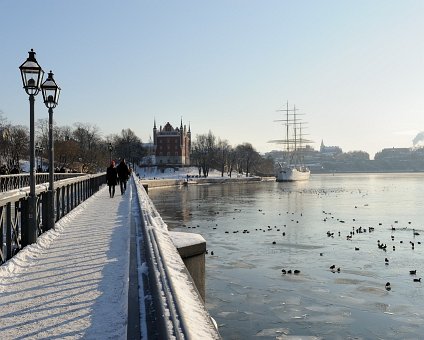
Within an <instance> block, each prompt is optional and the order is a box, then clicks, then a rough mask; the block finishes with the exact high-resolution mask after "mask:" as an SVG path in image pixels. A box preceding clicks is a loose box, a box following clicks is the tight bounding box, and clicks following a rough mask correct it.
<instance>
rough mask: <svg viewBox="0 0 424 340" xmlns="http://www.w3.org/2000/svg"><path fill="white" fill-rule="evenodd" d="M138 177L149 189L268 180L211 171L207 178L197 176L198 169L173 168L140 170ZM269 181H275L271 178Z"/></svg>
mask: <svg viewBox="0 0 424 340" xmlns="http://www.w3.org/2000/svg"><path fill="white" fill-rule="evenodd" d="M138 176H139V178H140V179H141V181H142V182H143V183H144V184H148V187H149V188H158V187H168V186H175V185H192V184H219V183H229V182H235V183H248V182H258V181H263V180H269V179H268V178H262V177H258V176H249V177H246V176H245V175H244V174H234V173H233V175H232V177H230V176H228V174H226V173H224V176H221V172H219V171H217V170H214V169H211V171H210V172H209V175H208V177H202V176H199V172H198V169H197V168H195V167H188V168H180V169H178V170H175V169H173V168H166V169H164V171H163V172H162V171H158V170H157V169H156V168H151V169H144V168H143V169H141V170H140V171H138ZM271 180H274V181H275V178H274V177H272V179H271Z"/></svg>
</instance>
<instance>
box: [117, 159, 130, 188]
mask: <svg viewBox="0 0 424 340" xmlns="http://www.w3.org/2000/svg"><path fill="white" fill-rule="evenodd" d="M117 169H118V178H119V185H120V187H121V195H123V194H124V193H125V190H127V181H128V178H130V169H129V168H128V165H127V163H125V159H124V158H122V160H121V162H120V163H119V165H118V167H117Z"/></svg>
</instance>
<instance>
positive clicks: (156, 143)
mask: <svg viewBox="0 0 424 340" xmlns="http://www.w3.org/2000/svg"><path fill="white" fill-rule="evenodd" d="M153 147H154V150H155V158H156V165H180V166H184V165H190V150H191V131H190V125H189V126H188V130H187V128H186V126H185V125H184V127H183V120H182V119H181V125H180V127H179V128H175V129H174V128H173V127H172V125H171V124H170V123H169V122H167V123H166V124H165V126H164V127H163V128H162V126H160V127H159V130H158V129H157V128H156V120H155V122H154V125H153Z"/></svg>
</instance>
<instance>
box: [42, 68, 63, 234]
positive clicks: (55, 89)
mask: <svg viewBox="0 0 424 340" xmlns="http://www.w3.org/2000/svg"><path fill="white" fill-rule="evenodd" d="M41 90H42V92H43V99H44V104H45V105H46V106H47V108H48V109H49V192H48V202H49V203H48V211H49V213H48V218H47V229H52V228H54V222H55V213H54V178H53V176H54V164H53V163H54V147H53V109H54V108H55V107H56V106H57V103H58V101H59V95H60V87H59V86H57V84H56V82H55V80H54V79H53V72H52V71H50V72H49V75H48V77H47V79H46V81H45V82H44V83H43V85H41Z"/></svg>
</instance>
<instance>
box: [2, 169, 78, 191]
mask: <svg viewBox="0 0 424 340" xmlns="http://www.w3.org/2000/svg"><path fill="white" fill-rule="evenodd" d="M83 175H84V174H82V173H61V172H60V173H57V172H56V173H54V181H59V180H61V179H66V178H73V177H77V176H83ZM48 181H49V174H48V173H37V174H36V175H35V184H41V183H47V182H48ZM28 186H29V174H27V173H26V174H16V175H1V176H0V192H6V191H10V190H14V189H20V188H24V187H28Z"/></svg>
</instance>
